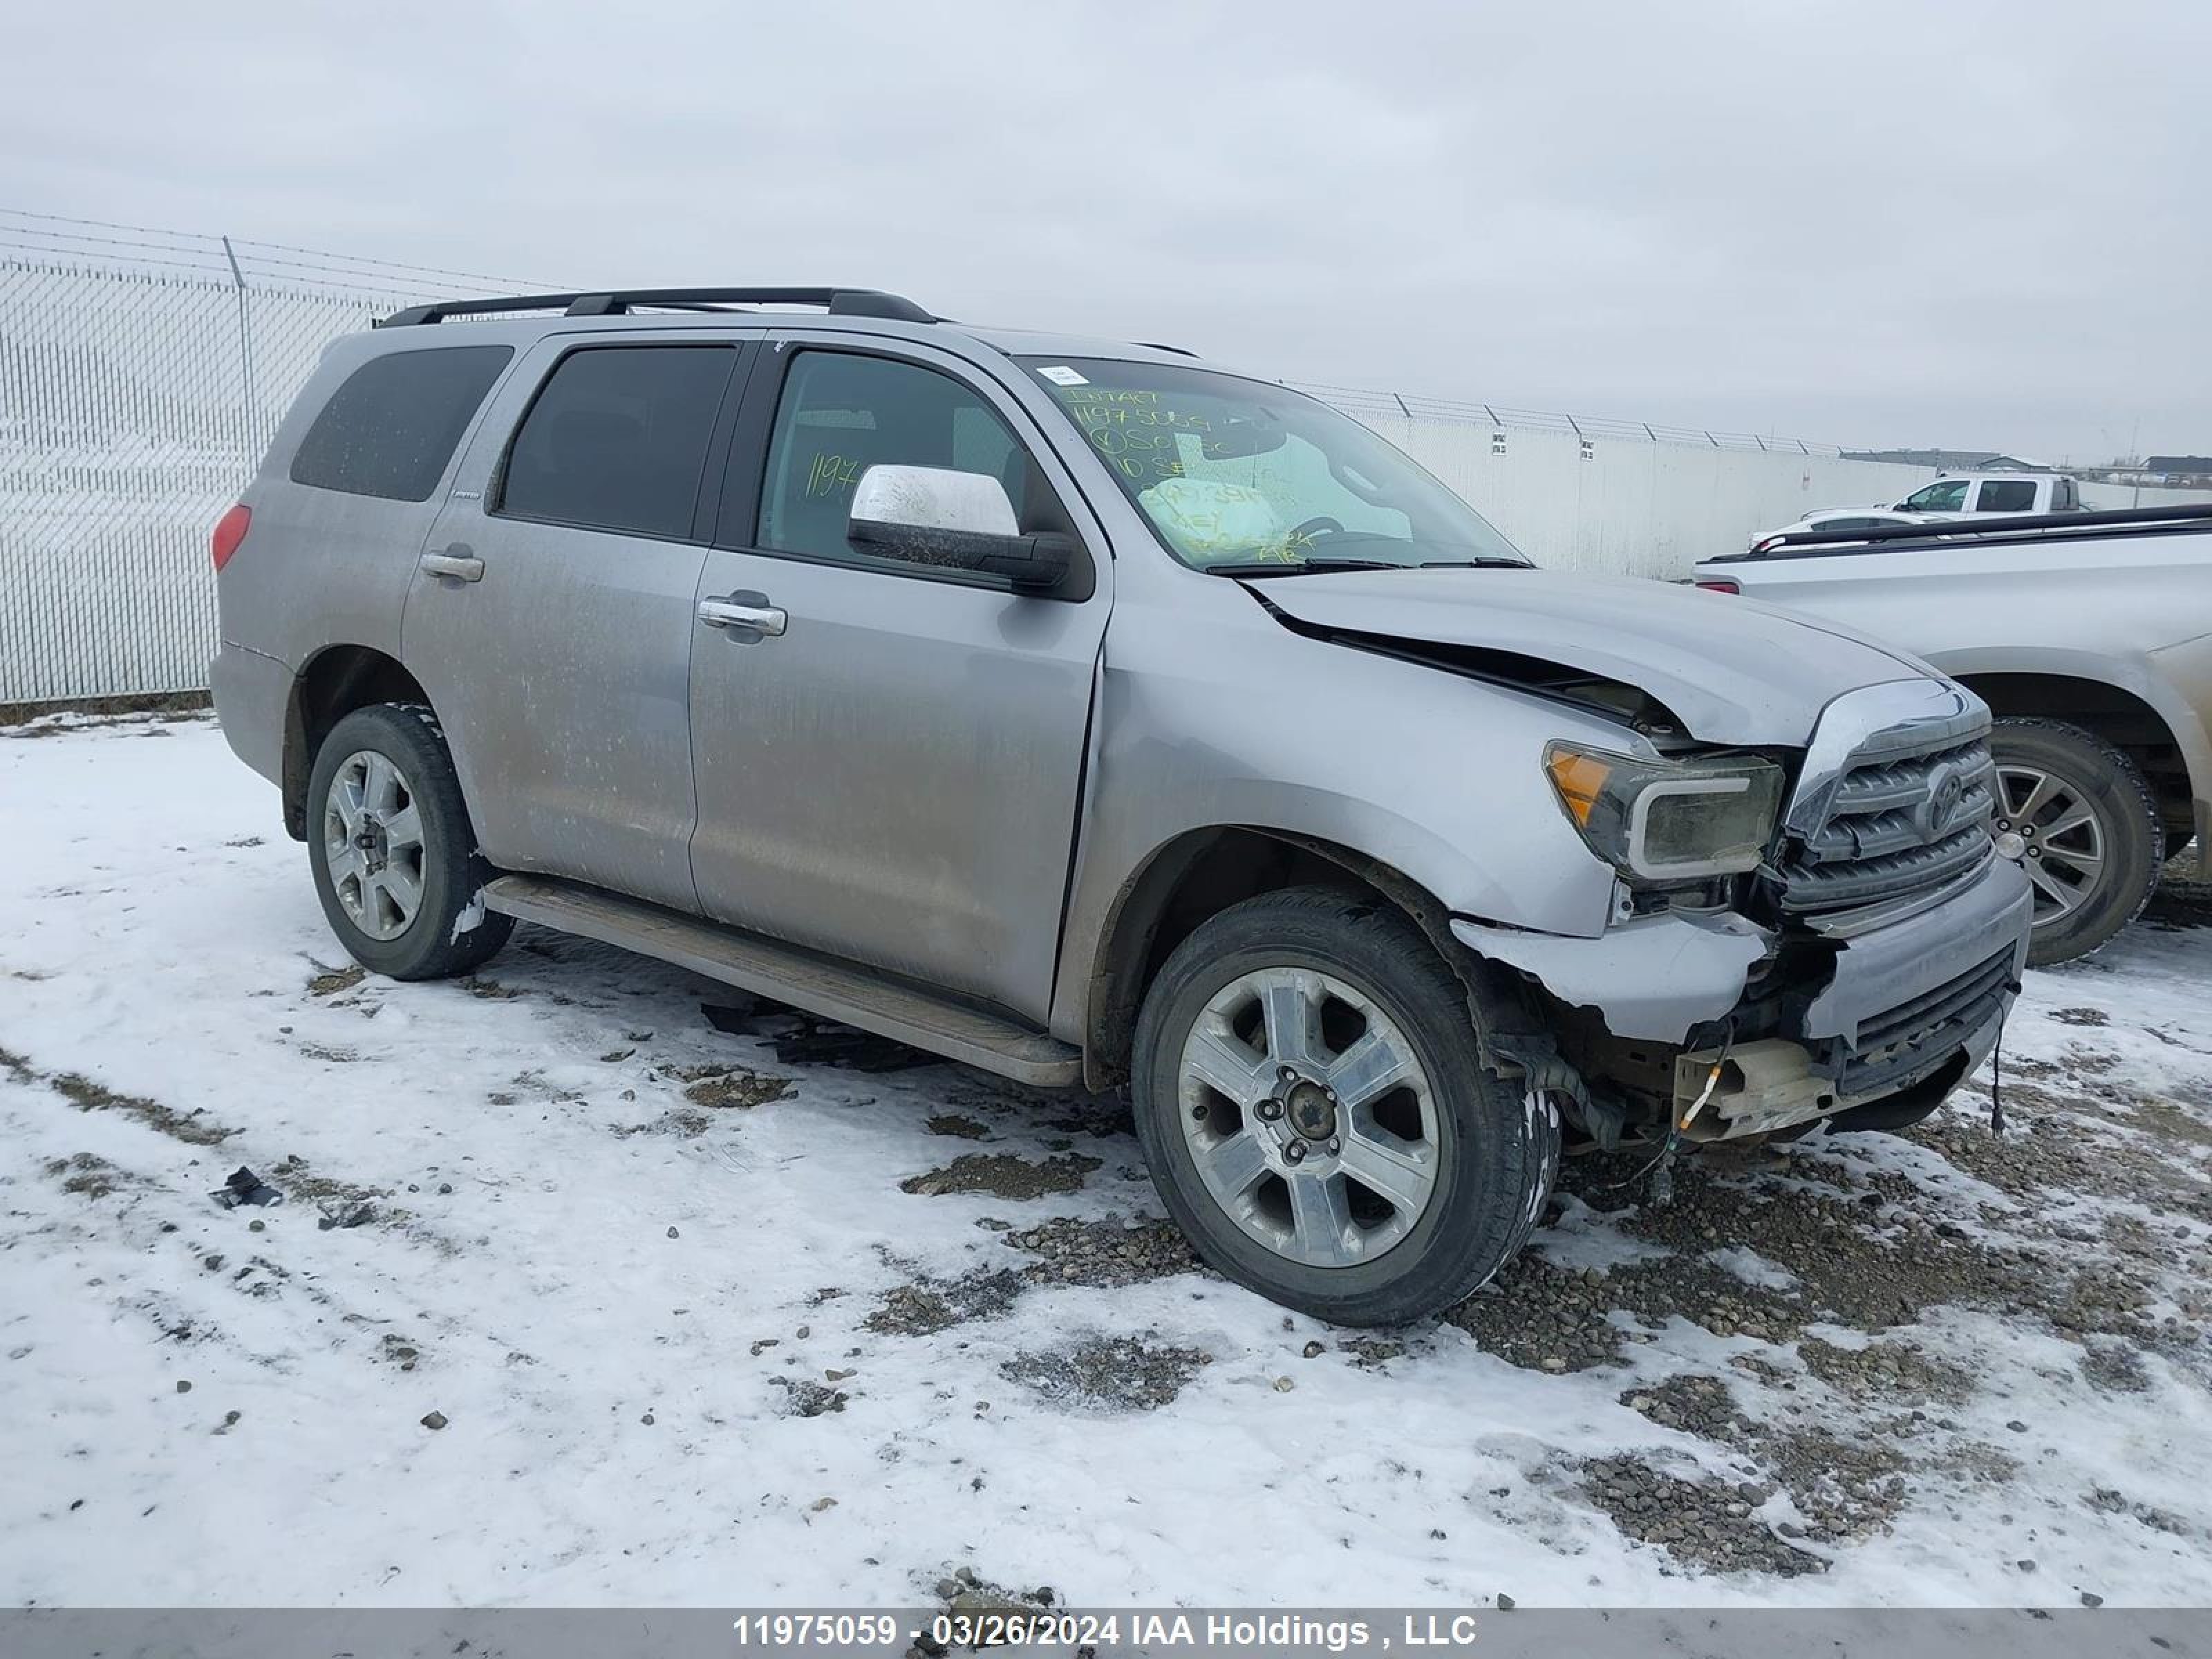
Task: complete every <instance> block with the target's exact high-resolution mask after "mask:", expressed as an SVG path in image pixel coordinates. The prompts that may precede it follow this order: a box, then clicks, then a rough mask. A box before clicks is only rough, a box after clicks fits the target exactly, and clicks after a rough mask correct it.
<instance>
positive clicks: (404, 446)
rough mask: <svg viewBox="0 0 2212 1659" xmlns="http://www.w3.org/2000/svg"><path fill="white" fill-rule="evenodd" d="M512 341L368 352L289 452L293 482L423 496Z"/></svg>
mask: <svg viewBox="0 0 2212 1659" xmlns="http://www.w3.org/2000/svg"><path fill="white" fill-rule="evenodd" d="M512 356H514V349H513V347H512V346H503V345H484V346H448V347H446V348H444V349H438V348H435V347H434V348H432V349H428V350H424V351H394V352H391V353H388V354H386V356H381V357H375V358H372V359H370V360H369V361H368V362H365V363H363V364H362V366H361V367H360V368H357V369H356V370H354V372H353V373H352V374H349V375H348V376H347V377H346V380H345V384H344V385H343V386H340V387H339V388H338V389H337V391H336V392H332V393H331V400H330V402H328V403H326V404H324V405H323V412H322V413H321V414H319V415H318V416H316V417H315V423H314V425H313V426H311V427H309V428H307V436H306V437H305V438H303V439H301V441H300V447H299V450H298V452H297V453H295V454H294V455H293V457H292V482H293V483H303V484H312V485H313V486H314V487H315V488H316V489H343V490H344V491H345V492H346V493H347V494H349V495H381V496H384V497H385V498H386V499H387V500H390V501H428V500H429V499H430V492H431V491H432V490H434V489H436V488H437V487H438V480H439V478H440V477H442V476H443V475H444V473H445V471H446V463H447V461H450V460H451V459H453V446H454V445H456V444H458V443H459V442H460V441H461V434H462V433H463V432H464V431H465V430H466V429H467V427H468V424H469V421H470V418H471V416H474V415H475V414H476V412H477V405H478V404H481V403H483V397H484V393H485V392H488V391H489V390H490V389H491V383H492V382H493V381H494V380H497V379H498V378H499V373H500V371H501V369H503V368H506V367H507V359H508V358H510V357H512Z"/></svg>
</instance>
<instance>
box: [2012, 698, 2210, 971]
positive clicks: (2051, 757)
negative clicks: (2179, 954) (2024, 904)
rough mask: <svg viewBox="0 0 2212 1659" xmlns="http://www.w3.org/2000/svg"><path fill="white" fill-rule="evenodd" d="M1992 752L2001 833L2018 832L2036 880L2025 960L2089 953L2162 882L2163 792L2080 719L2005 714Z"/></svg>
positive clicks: (2053, 959)
mask: <svg viewBox="0 0 2212 1659" xmlns="http://www.w3.org/2000/svg"><path fill="white" fill-rule="evenodd" d="M1990 753H1991V755H1992V756H1993V757H1995V758H1996V765H1997V816H1996V827H1997V832H1998V834H1999V835H2000V836H2018V837H2019V838H2020V839H2019V844H2020V853H2019V858H2020V863H2021V868H2022V869H2024V870H2026V871H2027V875H2028V879H2029V880H2030V881H2032V882H2033V883H2034V884H2035V931H2034V932H2033V934H2031V935H2030V936H2029V939H2028V946H2027V959H2028V961H2029V962H2030V963H2033V964H2035V965H2036V966H2038V967H2042V966H2045V965H2047V964H2049V963H2054V962H2069V961H2071V960H2072V959H2073V958H2074V957H2081V956H2087V955H2088V953H2089V952H2090V951H2093V950H2095V949H2096V948H2097V947H2098V946H2099V945H2102V944H2103V943H2104V942H2105V941H2106V939H2110V938H2112V935H2113V934H2115V933H2118V932H2119V931H2120V929H2121V928H2123V927H2126V926H2127V925H2128V924H2129V923H2130V922H2131V921H2134V920H2135V919H2136V916H2137V915H2140V914H2141V913H2142V908H2143V906H2144V905H2145V904H2146V903H2148V902H2149V900H2150V895H2151V890H2152V889H2153V888H2154V887H2155V886H2156V885H2157V884H2158V872H2159V867H2160V865H2161V864H2162V863H2163V862H2164V860H2162V859H2161V858H2160V856H2159V855H2160V853H2161V852H2162V851H2163V850H2164V847H2165V833H2166V832H2165V826H2164V824H2163V823H2161V822H2160V815H2159V810H2158V799H2157V797H2155V796H2154V795H2153V794H2152V793H2151V789H2150V786H2149V785H2148V783H2146V782H2144V781H2143V775H2142V772H2141V771H2139V770H2138V769H2136V763H2134V762H2133V761H2131V760H2130V759H2129V758H2128V757H2126V756H2125V755H2124V754H2122V753H2121V752H2120V751H2119V750H2118V749H2115V748H2114V747H2113V746H2112V744H2109V743H2106V741H2105V740H2104V739H2103V738H2100V737H2098V736H2096V735H2095V734H2094V733H2093V732H2085V731H2083V730H2082V729H2081V727H2080V726H2068V725H2066V724H2064V723H2063V722H2062V721H2058V720H1999V721H1998V722H1997V723H1996V730H1995V731H1994V732H1991V733H1990ZM2005 844H2006V845H2007V846H2008V847H2009V846H2010V845H2011V843H2010V842H2006V843H2005Z"/></svg>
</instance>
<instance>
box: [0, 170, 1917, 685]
mask: <svg viewBox="0 0 2212 1659" xmlns="http://www.w3.org/2000/svg"><path fill="white" fill-rule="evenodd" d="M557 286H559V285H558V284H554V283H535V282H529V281H522V280H518V279H515V278H512V277H506V278H502V277H495V276H483V275H481V274H477V273H471V272H465V271H454V270H437V269H434V268H430V267H425V266H415V265H401V264H391V263H388V262H385V261H379V260H371V259H362V258H350V257H348V256H344V255H339V254H332V253H327V252H319V251H318V250H315V249H312V248H298V247H290V246H284V245H283V244H276V243H258V242H248V241H243V240H233V239H229V238H226V237H222V236H214V235H203V234H195V233H185V232H173V231H162V230H155V229H152V228H147V227H142V226H131V225H113V224H106V223H100V222H93V221H87V220H78V219H64V218H58V217H55V216H50V215H33V214H26V213H20V212H13V211H9V210H0V705H6V704H17V703H26V702H52V701H63V700H70V699H78V698H89V697H99V696H129V695H137V694H146V693H163V692H175V691H187V690H200V689H204V687H205V685H206V684H207V664H208V659H209V657H210V655H211V654H212V653H213V652H214V650H215V647H216V608H215V580H214V573H213V569H212V566H211V563H210V559H209V556H208V538H209V533H210V531H211V530H212V529H213V527H214V525H215V522H216V519H217V518H219V517H220V516H221V515H222V512H223V509H224V508H225V507H228V505H229V504H230V503H231V502H232V501H234V500H235V499H236V498H237V495H238V492H239V490H240V488H241V486H242V485H243V484H244V483H245V482H246V479H247V478H248V477H251V476H252V471H253V469H254V467H255V466H256V465H258V462H259V460H260V458H261V455H262V453H263V452H264V450H265V449H266V448H267V447H268V445H269V442H270V438H271V436H272V435H273V434H274V432H275V430H276V424H277V422H279V421H280V420H281V419H282V418H283V414H284V411H285V410H286V408H287V407H288V406H289V404H290V402H291V400H292V398H293V397H294V395H295V393H296V392H298V391H299V388H300V386H301V383H302V382H304V381H305V380H306V379H307V375H308V374H309V373H310V372H311V371H312V370H313V368H314V366H315V363H316V361H317V359H318V358H319V356H320V355H321V352H322V350H323V349H324V347H325V345H327V344H328V343H330V342H331V340H332V339H334V338H336V337H337V336H339V335H341V334H345V333H348V332H350V331H354V330H356V329H361V328H364V327H366V326H367V325H368V323H369V322H370V320H371V319H374V318H375V317H377V316H380V315H383V314H386V313H390V312H392V311H395V310H398V309H399V308H400V307H403V306H405V305H410V304H415V303H417V302H420V301H424V300H434V299H451V298H455V297H462V296H465V295H482V294H487V293H500V292H505V293H532V292H544V291H546V290H547V289H552V288H556V287H557ZM1306 389H1307V390H1309V391H1311V392H1314V393H1316V395H1318V396H1320V397H1322V398H1325V399H1326V400H1327V401H1328V402H1330V403H1332V404H1335V405H1336V406H1337V407H1339V408H1340V409H1342V410H1345V411H1346V413H1349V414H1351V415H1353V416H1356V417H1358V418H1359V419H1361V420H1363V421H1366V422H1369V423H1370V424H1372V425H1376V426H1377V427H1379V428H1382V429H1383V430H1384V431H1385V432H1386V433H1391V434H1392V435H1397V436H1400V437H1401V441H1403V440H1404V439H1405V438H1406V437H1407V435H1412V436H1414V437H1425V438H1426V439H1427V442H1426V443H1416V444H1414V445H1413V447H1415V448H1416V451H1417V453H1424V459H1428V460H1430V463H1431V465H1436V466H1437V467H1438V470H1439V471H1442V472H1443V474H1444V476H1445V477H1446V478H1447V480H1448V481H1449V482H1451V483H1454V485H1455V487H1457V488H1460V489H1462V491H1463V492H1470V491H1471V492H1472V493H1471V495H1470V498H1471V499H1473V500H1474V501H1475V503H1476V505H1477V506H1479V507H1485V508H1486V510H1493V509H1495V508H1496V507H1500V506H1504V507H1507V508H1508V509H1509V510H1508V511H1506V512H1505V513H1504V514H1503V515H1502V516H1501V523H1502V525H1503V527H1504V528H1505V529H1506V530H1507V532H1509V533H1511V534H1516V536H1518V537H1520V538H1522V539H1523V540H1524V541H1525V543H1526V544H1528V546H1529V547H1530V549H1531V550H1532V551H1534V552H1536V553H1538V555H1539V556H1553V557H1559V556H1561V555H1564V558H1563V560H1562V562H1568V563H1576V564H1583V565H1592V566H1595V567H1601V568H1635V561H1634V560H1633V559H1632V558H1629V559H1626V562H1624V559H1623V558H1622V557H1617V556H1616V555H1615V552H1614V551H1613V546H1612V541H1609V540H1608V539H1607V538H1612V540H1613V541H1619V542H1620V544H1622V545H1623V546H1626V545H1627V544H1628V542H1629V541H1630V540H1632V539H1633V536H1634V532H1635V530H1636V526H1637V524H1638V520H1641V519H1642V517H1643V515H1644V513H1647V512H1648V511H1649V509H1650V506H1651V505H1653V504H1655V503H1654V501H1653V500H1652V499H1650V498H1648V497H1647V496H1646V495H1645V494H1644V493H1642V492H1643V486H1641V485H1639V486H1638V492H1637V493H1633V494H1631V495H1624V496H1623V502H1624V505H1623V506H1622V507H1621V508H1620V512H1619V513H1616V514H1615V515H1614V516H1616V517H1620V518H1621V520H1622V521H1623V526H1624V527H1623V528H1621V529H1620V530H1618V531H1607V532H1604V533H1603V534H1601V533H1600V532H1598V530H1596V529H1595V528H1593V527H1592V526H1595V522H1596V521H1595V519H1594V518H1593V517H1592V516H1591V515H1592V509H1591V508H1589V507H1587V506H1583V507H1577V514H1578V516H1577V517H1576V518H1575V519H1574V520H1572V522H1570V521H1569V520H1565V519H1561V520H1560V522H1559V524H1558V525H1553V523H1552V522H1551V519H1552V518H1553V517H1557V516H1558V513H1557V512H1556V511H1555V509H1557V508H1558V507H1559V505H1560V503H1562V502H1563V501H1567V500H1568V499H1569V497H1582V496H1588V495H1590V494H1591V493H1592V487H1593V483H1594V481H1595V479H1596V477H1597V473H1596V472H1593V471H1590V470H1589V469H1587V468H1577V469H1576V470H1575V472H1574V474H1572V475H1563V476H1565V477H1566V483H1565V485H1562V484H1561V483H1559V480H1557V479H1555V478H1553V477H1552V475H1551V474H1549V473H1548V472H1547V473H1544V474H1543V475H1542V476H1541V478H1540V477H1539V474H1538V472H1537V471H1536V469H1537V467H1538V465H1539V462H1540V461H1541V459H1544V458H1546V457H1547V456H1548V454H1549V453H1550V452H1552V451H1553V450H1554V449H1562V447H1563V449H1562V453H1564V454H1565V456H1567V457H1570V458H1575V459H1580V460H1582V461H1585V462H1587V461H1589V460H1591V459H1593V457H1594V456H1595V455H1596V453H1597V452H1598V449H1599V447H1600V446H1601V445H1602V446H1604V447H1606V449H1607V452H1608V453H1609V454H1611V455H1618V454H1619V453H1620V446H1623V445H1626V446H1630V447H1633V448H1634V449H1636V450H1638V451H1640V452H1643V453H1644V455H1645V456H1646V457H1647V458H1648V457H1650V456H1651V455H1652V454H1653V453H1655V452H1656V451H1658V450H1663V449H1668V448H1674V449H1680V450H1687V449H1695V450H1700V451H1705V452H1707V453H1709V454H1712V459H1713V463H1714V464H1715V465H1720V464H1723V462H1724V461H1725V459H1726V458H1725V457H1724V456H1723V455H1721V454H1718V453H1714V452H1732V453H1742V454H1745V455H1747V456H1751V457H1753V459H1756V453H1759V452H1764V453H1766V454H1768V455H1771V456H1774V457H1776V458H1777V459H1780V458H1781V457H1784V456H1787V457H1789V458H1791V459H1793V460H1802V459H1805V458H1820V459H1832V458H1833V457H1835V456H1836V455H1837V453H1838V451H1837V450H1836V449H1835V447H1833V446H1832V445H1825V444H1824V445H1810V444H1806V443H1802V442H1800V441H1797V440H1796V439H1776V438H1771V437H1769V438H1761V437H1757V436H1753V435H1743V434H1728V433H1712V432H1706V431H1703V430H1693V429H1690V428H1668V427H1659V426H1648V425H1645V424H1644V423H1642V422H1624V421H1607V420H1599V419H1593V418H1589V417H1586V416H1573V415H1560V414H1553V413H1547V412H1545V411H1541V410H1521V409H1510V408H1506V407H1504V406H1492V405H1491V404H1481V403H1474V402H1455V401H1451V400H1447V399H1439V398H1418V397H1413V396H1411V395H1402V396H1401V394H1398V393H1396V392H1367V391H1360V390H1358V389H1355V388H1351V387H1344V386H1310V387H1307V388H1306ZM1400 422H1403V423H1404V424H1403V427H1402V428H1401V427H1400V426H1399V424H1398V423H1400ZM1484 427H1487V428H1489V432H1488V435H1484V434H1482V433H1481V432H1480V430H1470V429H1469V428H1484ZM1509 429H1510V430H1511V431H1513V432H1514V433H1516V434H1525V435H1528V441H1523V440H1522V439H1521V438H1520V437H1516V438H1515V439H1514V440H1513V441H1512V444H1511V455H1510V465H1508V440H1507V438H1506V436H1505V435H1506V433H1507V432H1508V430H1509ZM1431 449H1433V450H1436V451H1437V453H1425V452H1426V451H1428V450H1431ZM1462 450H1464V451H1465V452H1466V453H1465V454H1464V455H1462V453H1461V452H1462ZM1684 459H1687V457H1686V456H1685V457H1684ZM1440 462H1441V465H1440ZM1462 462H1464V465H1462ZM1605 470H1606V469H1603V468H1601V469H1599V470H1598V471H1605ZM1765 470H1773V469H1771V468H1770V469H1765ZM1522 474H1526V475H1528V476H1527V477H1526V478H1525V479H1524V478H1523V477H1522ZM1639 476H1640V475H1639ZM1700 476H1702V475H1700ZM1792 477H1793V478H1794V477H1795V475H1794V474H1793V475H1792ZM1523 483H1525V484H1526V486H1527V487H1526V488H1525V489H1520V488H1519V486H1520V485H1522V484H1523ZM1540 486H1541V487H1540ZM1699 487H1700V488H1705V486H1704V485H1702V484H1701V485H1700V486H1699ZM1868 487H1869V488H1872V487H1873V486H1872V485H1869V486H1868ZM1516 489H1517V490H1518V493H1519V494H1521V495H1525V496H1526V497H1527V498H1528V501H1529V502H1530V503H1532V505H1531V506H1530V507H1527V508H1525V509H1522V510H1521V511H1519V512H1516V511H1515V510H1512V508H1513V501H1512V498H1513V496H1514V495H1515V494H1516ZM1770 493H1771V492H1770ZM1765 510H1766V509H1765V503H1763V502H1762V503H1761V504H1760V506H1759V507H1758V508H1757V509H1756V510H1755V511H1754V510H1753V509H1752V508H1749V507H1747V508H1746V511H1747V513H1753V516H1755V512H1763V511H1765ZM1784 516H1785V517H1786V516H1789V515H1787V514H1785V515H1784ZM1778 521H1779V520H1778Z"/></svg>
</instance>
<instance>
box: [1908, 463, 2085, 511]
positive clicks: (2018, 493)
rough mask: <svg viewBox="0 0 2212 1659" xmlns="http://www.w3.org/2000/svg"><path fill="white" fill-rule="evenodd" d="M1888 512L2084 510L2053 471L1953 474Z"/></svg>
mask: <svg viewBox="0 0 2212 1659" xmlns="http://www.w3.org/2000/svg"><path fill="white" fill-rule="evenodd" d="M1892 510H1893V511H1894V512H1899V513H1933V514H1938V515H1941V516H1944V517H1952V516H1957V517H1961V518H1963V517H1965V516H1966V515H1968V514H1970V513H2080V512H2082V511H2084V510H2085V509H2084V507H2083V503H2082V501H2081V491H2080V490H2079V489H2077V488H2075V483H2074V480H2073V479H2071V478H2068V477H2061V476H2060V475H2058V474H2057V473H2054V472H1954V473H1947V474H1945V475H1944V476H1943V477H1940V478H1938V479H1936V482H1935V483H1931V484H1923V485H1922V486H1921V487H1920V488H1919V489H1916V490H1914V491H1913V492H1912V493H1911V495H1907V496H1906V497H1905V499H1904V500H1903V501H1898V502H1895V503H1893V507H1892Z"/></svg>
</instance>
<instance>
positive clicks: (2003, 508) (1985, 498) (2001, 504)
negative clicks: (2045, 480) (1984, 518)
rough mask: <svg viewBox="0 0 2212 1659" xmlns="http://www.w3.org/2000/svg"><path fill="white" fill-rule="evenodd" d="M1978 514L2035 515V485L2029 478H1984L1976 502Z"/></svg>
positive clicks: (1975, 508)
mask: <svg viewBox="0 0 2212 1659" xmlns="http://www.w3.org/2000/svg"><path fill="white" fill-rule="evenodd" d="M1974 511H1975V512H1977V513H2033V512H2034V511H2035V483H2034V481H2033V479H2028V478H1984V479H1983V480H1982V493H1981V495H1979V496H1978V498H1977V499H1976V501H1975V502H1974Z"/></svg>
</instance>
